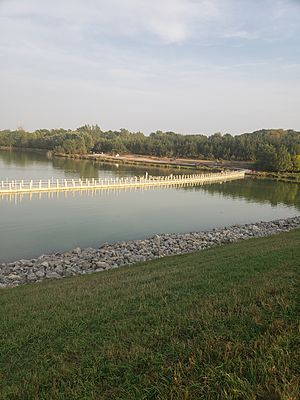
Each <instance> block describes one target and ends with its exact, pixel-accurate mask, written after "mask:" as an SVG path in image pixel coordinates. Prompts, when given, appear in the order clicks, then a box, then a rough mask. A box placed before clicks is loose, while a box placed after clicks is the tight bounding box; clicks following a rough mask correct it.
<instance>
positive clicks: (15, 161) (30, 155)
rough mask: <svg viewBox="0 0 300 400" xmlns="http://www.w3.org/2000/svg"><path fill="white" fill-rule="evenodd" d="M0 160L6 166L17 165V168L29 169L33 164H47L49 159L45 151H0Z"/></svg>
mask: <svg viewBox="0 0 300 400" xmlns="http://www.w3.org/2000/svg"><path fill="white" fill-rule="evenodd" d="M0 160H1V161H2V162H3V163H4V164H5V165H15V166H16V167H28V166H30V165H32V164H35V163H36V162H38V163H47V162H49V158H48V157H47V154H46V152H44V151H17V150H16V151H6V150H3V151H0Z"/></svg>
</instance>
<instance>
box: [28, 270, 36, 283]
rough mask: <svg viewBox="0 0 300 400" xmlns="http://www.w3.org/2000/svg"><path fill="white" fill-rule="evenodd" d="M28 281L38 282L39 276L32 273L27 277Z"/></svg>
mask: <svg viewBox="0 0 300 400" xmlns="http://www.w3.org/2000/svg"><path fill="white" fill-rule="evenodd" d="M26 278H27V280H28V281H29V282H34V281H36V280H37V276H36V275H35V274H34V273H33V272H30V273H29V274H28V275H27V277H26Z"/></svg>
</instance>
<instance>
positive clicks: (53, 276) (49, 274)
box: [46, 271, 61, 279]
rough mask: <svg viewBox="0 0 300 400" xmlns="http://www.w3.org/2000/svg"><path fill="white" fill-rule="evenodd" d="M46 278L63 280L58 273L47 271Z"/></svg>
mask: <svg viewBox="0 0 300 400" xmlns="http://www.w3.org/2000/svg"><path fill="white" fill-rule="evenodd" d="M46 278H49V279H59V278H61V276H60V275H59V274H58V273H57V272H54V271H52V272H50V271H46Z"/></svg>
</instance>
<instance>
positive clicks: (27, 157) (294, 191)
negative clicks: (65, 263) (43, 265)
mask: <svg viewBox="0 0 300 400" xmlns="http://www.w3.org/2000/svg"><path fill="white" fill-rule="evenodd" d="M146 171H148V172H149V173H151V174H152V175H162V174H170V173H171V172H174V171H171V170H166V169H161V170H160V169H151V170H150V169H149V168H147V169H146V168H145V169H142V168H135V167H131V166H121V165H119V166H118V165H117V164H116V165H114V164H101V163H96V162H95V163H93V162H89V161H74V160H67V159H63V158H55V159H51V158H47V155H46V154H44V153H34V152H6V151H0V180H2V179H5V178H9V179H23V178H24V179H28V178H31V179H39V178H51V177H57V178H63V177H69V178H72V177H76V178H79V177H82V178H99V177H115V176H118V177H122V176H123V177H124V176H134V175H142V174H145V172H146ZM299 214H300V186H299V185H297V184H288V183H283V182H273V181H268V180H263V181H262V180H253V179H245V180H239V181H233V182H227V183H222V184H219V183H218V184H211V185H204V186H195V187H188V188H168V189H154V190H152V189H151V190H144V191H142V190H131V191H119V192H113V191H104V192H102V191H98V192H94V193H93V192H88V193H80V192H70V193H58V194H51V195H48V194H42V195H38V194H35V195H32V196H30V195H23V196H22V197H20V196H15V197H4V196H3V197H0V261H9V260H10V261H11V260H15V259H20V258H32V257H36V256H39V255H41V254H43V253H49V252H53V251H63V250H67V249H71V248H74V247H76V246H80V247H89V246H90V247H96V246H99V245H100V244H101V243H103V242H114V241H121V240H129V239H138V238H145V237H148V236H151V235H153V234H155V233H162V232H188V231H197V230H203V229H209V228H214V227H221V226H226V225H232V224H236V223H247V222H255V221H260V220H271V219H276V218H283V217H290V216H294V215H299Z"/></svg>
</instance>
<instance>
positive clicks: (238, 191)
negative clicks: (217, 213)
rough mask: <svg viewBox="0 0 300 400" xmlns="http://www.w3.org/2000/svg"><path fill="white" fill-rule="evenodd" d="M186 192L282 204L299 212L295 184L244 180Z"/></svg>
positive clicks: (299, 194)
mask: <svg viewBox="0 0 300 400" xmlns="http://www.w3.org/2000/svg"><path fill="white" fill-rule="evenodd" d="M186 190H195V191H196V190H202V191H204V192H206V193H209V194H220V195H222V196H224V197H227V198H231V199H244V200H247V201H248V202H254V203H261V204H271V205H272V206H277V205H279V204H284V205H287V206H294V207H296V208H297V209H298V210H300V185H298V184H296V183H289V182H275V181H272V180H267V179H263V180H261V179H252V178H246V179H245V180H244V181H243V182H240V181H229V182H226V184H222V183H221V182H220V183H212V184H210V185H205V186H204V187H201V188H199V187H197V186H195V187H193V188H186Z"/></svg>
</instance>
